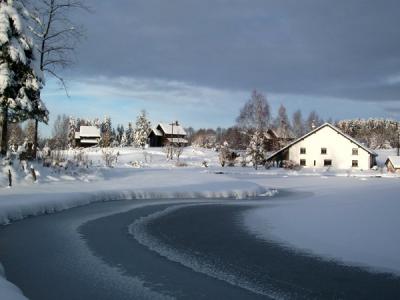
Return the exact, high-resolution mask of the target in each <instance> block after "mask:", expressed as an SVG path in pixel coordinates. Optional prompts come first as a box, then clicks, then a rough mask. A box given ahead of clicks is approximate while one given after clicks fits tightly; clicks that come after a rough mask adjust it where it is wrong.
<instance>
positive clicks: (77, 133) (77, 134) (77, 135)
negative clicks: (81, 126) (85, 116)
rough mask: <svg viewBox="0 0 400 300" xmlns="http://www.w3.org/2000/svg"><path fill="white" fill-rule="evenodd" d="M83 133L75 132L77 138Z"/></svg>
mask: <svg viewBox="0 0 400 300" xmlns="http://www.w3.org/2000/svg"><path fill="white" fill-rule="evenodd" d="M80 137H81V135H80V134H79V131H77V132H75V139H79V138H80Z"/></svg>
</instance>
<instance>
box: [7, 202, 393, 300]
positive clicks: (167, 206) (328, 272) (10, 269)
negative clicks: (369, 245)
mask: <svg viewBox="0 0 400 300" xmlns="http://www.w3.org/2000/svg"><path fill="white" fill-rule="evenodd" d="M276 201H280V200H275V202H276ZM210 202H212V203H210ZM244 203H245V202H243V201H242V202H240V203H239V202H237V201H215V202H213V201H193V200H188V201H184V200H179V201H175V202H173V201H171V200H165V201H149V200H147V201H118V202H106V203H97V204H92V205H88V206H85V207H80V208H75V209H71V210H68V211H64V212H61V213H56V214H52V215H46V216H41V217H35V218H29V219H25V220H23V221H20V222H16V223H14V224H12V225H10V226H6V227H2V228H1V229H0V261H2V263H3V264H4V267H5V269H6V271H7V277H8V279H9V280H10V281H11V282H13V283H15V284H16V285H17V286H19V287H20V288H21V289H22V291H23V292H24V293H25V295H26V296H27V297H28V298H30V299H60V300H62V299H99V300H100V299H157V298H178V299H217V298H231V299H257V298H263V299H269V298H296V299H310V298H346V299H350V298H353V299H355V298H358V299H360V298H362V299H376V298H392V299H394V298H399V297H400V278H399V277H396V276H394V275H392V274H388V273H378V272H368V271H367V270H366V269H363V268H359V267H353V266H346V265H343V264H337V263H336V262H334V261H325V260H321V259H319V258H316V257H313V256H312V255H310V254H309V253H302V252H299V251H296V250H293V249H291V248H288V247H286V246H283V245H281V244H280V243H277V242H273V241H272V240H266V239H264V238H259V237H257V236H256V235H253V234H251V233H249V231H248V230H247V229H246V228H245V227H244V226H243V214H245V213H246V212H248V211H251V210H253V209H254V206H253V204H248V205H247V204H244ZM148 204H152V205H148ZM258 204H261V205H262V206H263V207H265V209H268V207H273V206H274V205H275V204H274V201H268V200H267V201H263V202H258Z"/></svg>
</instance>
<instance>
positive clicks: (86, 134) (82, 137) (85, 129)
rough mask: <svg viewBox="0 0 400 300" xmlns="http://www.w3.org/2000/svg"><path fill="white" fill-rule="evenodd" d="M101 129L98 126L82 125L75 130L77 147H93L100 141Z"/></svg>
mask: <svg viewBox="0 0 400 300" xmlns="http://www.w3.org/2000/svg"><path fill="white" fill-rule="evenodd" d="M100 137H101V135H100V129H99V128H97V127H96V126H81V127H80V129H79V131H77V132H75V144H76V146H77V147H92V146H96V145H98V143H99V142H100Z"/></svg>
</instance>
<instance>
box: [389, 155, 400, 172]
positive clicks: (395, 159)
mask: <svg viewBox="0 0 400 300" xmlns="http://www.w3.org/2000/svg"><path fill="white" fill-rule="evenodd" d="M387 161H390V162H391V163H392V165H393V168H395V169H400V156H389V157H388V158H387V160H386V162H387Z"/></svg>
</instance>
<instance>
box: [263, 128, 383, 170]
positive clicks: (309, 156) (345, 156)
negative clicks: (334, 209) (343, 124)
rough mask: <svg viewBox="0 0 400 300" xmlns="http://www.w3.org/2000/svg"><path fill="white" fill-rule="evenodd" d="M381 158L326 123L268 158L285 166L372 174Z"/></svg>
mask: <svg viewBox="0 0 400 300" xmlns="http://www.w3.org/2000/svg"><path fill="white" fill-rule="evenodd" d="M376 156H377V154H376V153H375V152H373V151H372V150H370V149H368V148H367V147H365V146H364V145H362V144H360V143H359V142H357V141H356V140H355V139H353V138H352V137H350V136H348V135H346V134H344V133H343V132H342V131H340V130H339V129H338V128H336V127H335V126H333V125H331V124H329V123H325V124H323V125H321V126H320V127H318V128H316V129H314V130H312V131H310V132H309V133H307V134H306V135H304V136H302V137H300V138H298V139H297V140H295V141H294V142H292V143H290V144H289V145H287V146H285V147H283V148H282V149H280V150H279V151H277V152H275V153H273V154H272V155H270V156H269V157H268V158H267V161H269V162H276V163H278V165H281V162H282V161H284V160H291V161H293V162H295V163H297V164H299V165H301V166H303V167H310V168H322V167H332V168H335V169H350V168H354V169H360V170H368V169H370V168H372V167H373V166H374V165H375V164H376Z"/></svg>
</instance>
